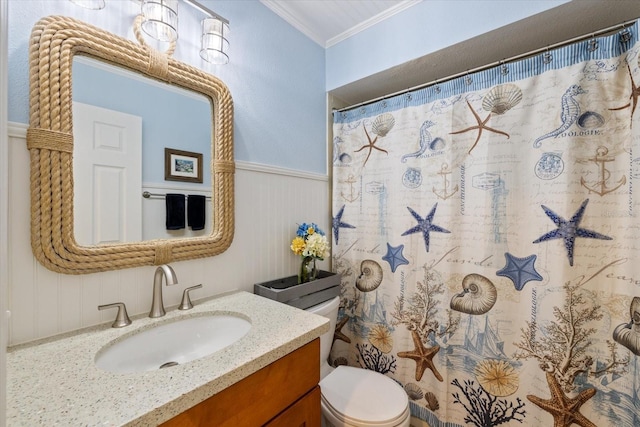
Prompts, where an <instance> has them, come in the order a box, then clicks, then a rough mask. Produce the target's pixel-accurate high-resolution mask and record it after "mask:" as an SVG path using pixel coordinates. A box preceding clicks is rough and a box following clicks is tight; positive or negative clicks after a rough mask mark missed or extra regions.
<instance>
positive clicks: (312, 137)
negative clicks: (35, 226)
mask: <svg viewBox="0 0 640 427" xmlns="http://www.w3.org/2000/svg"><path fill="white" fill-rule="evenodd" d="M2 1H5V0H2ZM202 3H203V4H204V5H205V6H207V7H209V8H210V9H212V10H213V11H215V12H217V13H219V14H220V15H222V16H224V17H225V18H227V19H228V20H229V21H230V26H231V35H230V44H231V48H230V57H231V60H230V63H229V64H226V65H220V66H216V65H211V64H208V63H206V62H204V61H202V60H201V59H200V57H199V55H198V50H199V44H200V24H199V20H200V19H201V17H202V15H200V14H199V12H197V11H195V10H194V9H192V8H190V7H189V6H187V5H184V4H181V5H180V18H179V23H180V27H179V41H178V47H177V49H176V52H175V54H174V57H176V58H177V59H179V60H181V61H184V62H186V63H188V64H191V65H193V66H196V67H198V68H201V69H203V70H205V71H207V72H209V73H211V74H213V75H215V76H218V77H219V78H221V79H222V81H224V82H225V84H226V85H227V86H228V87H229V89H230V91H231V94H232V96H233V101H234V138H235V157H236V160H241V161H245V162H254V163H260V164H267V165H273V166H278V167H284V168H289V169H298V170H303V171H309V172H315V173H321V174H324V173H326V168H327V154H326V153H327V145H326V126H325V119H326V95H325V59H324V54H325V52H324V49H323V48H322V47H320V46H319V45H317V44H316V43H314V42H313V41H311V40H310V39H309V38H308V37H306V36H304V35H303V34H301V33H300V32H298V31H297V30H295V29H294V28H293V27H292V26H290V25H289V24H288V23H286V22H285V21H284V20H282V19H281V18H280V17H278V16H277V15H276V14H274V13H273V12H271V11H270V10H269V9H268V8H266V7H265V6H263V5H262V4H261V3H260V2H258V1H257V0H245V1H233V0H230V1H212V0H203V1H202ZM138 8H139V6H137V5H136V4H135V3H134V2H132V1H129V0H107V1H106V7H105V9H103V10H100V11H90V10H86V9H83V8H81V7H79V6H76V5H74V4H73V3H71V2H69V1H68V0H32V1H24V0H9V31H8V32H9V40H8V42H9V85H8V86H9V121H13V122H19V123H28V120H29V103H28V100H29V80H28V72H29V71H28V42H29V36H30V33H31V28H32V27H33V25H34V24H35V22H36V21H37V20H38V19H40V18H41V17H44V16H47V15H65V16H71V17H74V18H77V19H80V20H82V21H84V22H87V23H90V24H92V25H95V26H98V27H101V28H104V29H106V30H108V31H111V32H112V33H114V34H117V35H119V36H122V37H126V38H128V39H130V40H135V37H134V36H133V32H132V30H131V27H132V22H133V19H134V16H135V15H136V14H137V12H138V10H139V9H138Z"/></svg>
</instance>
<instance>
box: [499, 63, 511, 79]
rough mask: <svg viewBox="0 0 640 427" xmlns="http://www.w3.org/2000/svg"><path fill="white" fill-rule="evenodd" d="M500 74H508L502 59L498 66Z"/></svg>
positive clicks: (507, 68)
mask: <svg viewBox="0 0 640 427" xmlns="http://www.w3.org/2000/svg"><path fill="white" fill-rule="evenodd" d="M500 74H502V75H503V76H506V75H507V74H509V67H507V64H505V63H504V61H502V65H501V66H500Z"/></svg>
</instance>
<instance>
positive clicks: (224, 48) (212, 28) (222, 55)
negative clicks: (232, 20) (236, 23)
mask: <svg viewBox="0 0 640 427" xmlns="http://www.w3.org/2000/svg"><path fill="white" fill-rule="evenodd" d="M228 35H229V22H228V21H227V20H226V19H224V18H221V17H219V16H217V15H216V16H213V17H211V18H204V19H203V20H202V36H201V45H200V57H201V58H202V59H204V60H205V61H207V62H210V63H212V64H226V63H228V62H229V55H228V54H227V52H228V51H229V39H228V38H227V37H228Z"/></svg>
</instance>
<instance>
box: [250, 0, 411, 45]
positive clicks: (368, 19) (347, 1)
mask: <svg viewBox="0 0 640 427" xmlns="http://www.w3.org/2000/svg"><path fill="white" fill-rule="evenodd" d="M421 1H422V0H366V1H362V0H260V2H261V3H262V4H264V5H265V6H267V7H268V8H269V9H271V10H272V11H273V12H275V13H276V14H278V15H279V16H280V17H281V18H282V19H284V20H285V21H287V22H288V23H289V24H291V25H293V26H294V27H295V28H296V29H298V31H301V32H302V33H303V34H306V35H307V36H308V37H309V38H310V39H311V40H313V41H315V42H316V43H318V44H319V45H320V46H322V47H325V48H327V47H329V46H332V45H334V44H336V43H338V42H340V41H342V40H344V39H346V38H348V37H350V36H352V35H354V34H356V33H358V32H360V31H362V30H364V29H366V28H368V27H370V26H372V25H374V24H376V23H378V22H380V21H382V20H384V19H387V18H389V17H390V16H393V15H394V14H396V13H398V12H401V11H403V10H405V9H407V8H408V7H411V6H413V5H414V4H416V3H420V2H421Z"/></svg>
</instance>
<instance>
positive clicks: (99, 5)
mask: <svg viewBox="0 0 640 427" xmlns="http://www.w3.org/2000/svg"><path fill="white" fill-rule="evenodd" d="M69 1H70V2H71V3H75V4H77V5H78V6H82V7H84V8H85V9H91V10H100V9H104V0H69Z"/></svg>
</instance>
